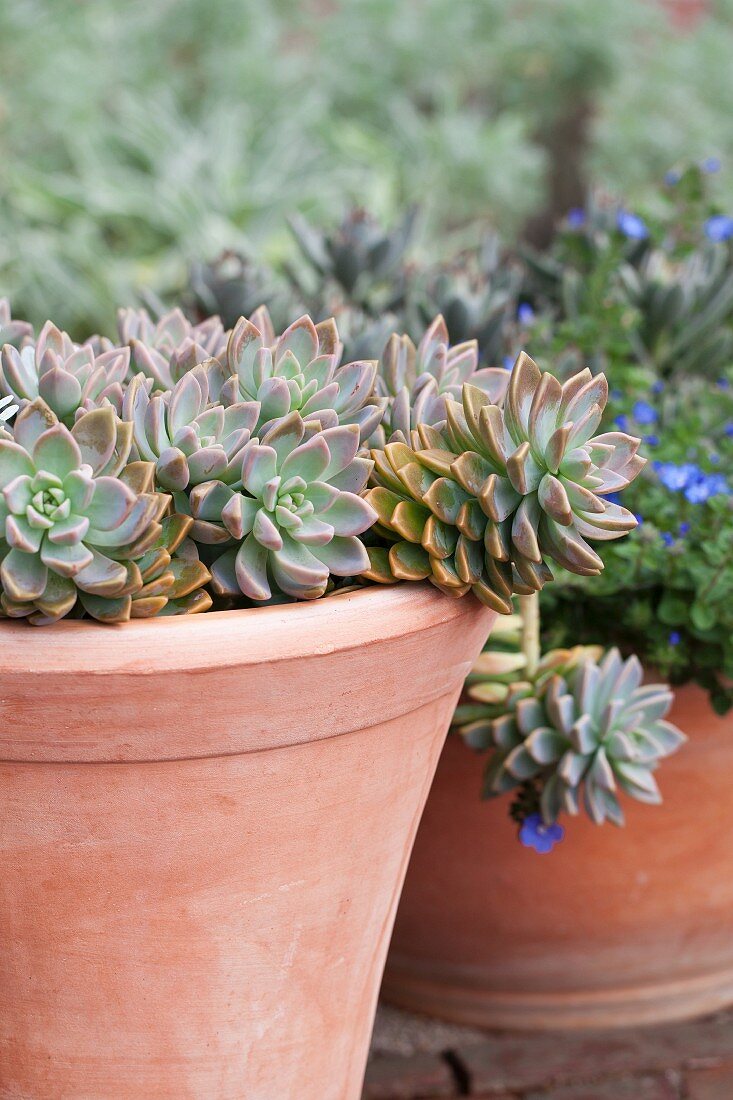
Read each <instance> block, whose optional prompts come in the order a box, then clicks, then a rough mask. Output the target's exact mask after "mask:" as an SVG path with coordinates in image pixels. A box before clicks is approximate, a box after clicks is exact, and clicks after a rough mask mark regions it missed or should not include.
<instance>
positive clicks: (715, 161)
mask: <svg viewBox="0 0 733 1100" xmlns="http://www.w3.org/2000/svg"><path fill="white" fill-rule="evenodd" d="M700 167H701V168H702V170H703V172H708V173H709V174H710V175H713V174H714V173H715V172H719V171H720V157H705V160H704V161H703V162H702V164H701V165H700Z"/></svg>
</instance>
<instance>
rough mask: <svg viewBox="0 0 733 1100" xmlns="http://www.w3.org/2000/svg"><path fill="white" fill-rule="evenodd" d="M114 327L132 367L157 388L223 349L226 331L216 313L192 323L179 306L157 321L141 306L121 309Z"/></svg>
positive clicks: (167, 387) (165, 386)
mask: <svg viewBox="0 0 733 1100" xmlns="http://www.w3.org/2000/svg"><path fill="white" fill-rule="evenodd" d="M117 327H118V331H119V338H120V341H121V342H122V343H123V344H129V346H130V350H131V352H132V360H133V366H134V369H135V370H136V371H139V372H140V373H142V374H144V375H145V377H146V378H151V379H152V380H153V384H154V388H155V389H159V390H170V389H172V388H173V386H174V385H175V384H176V382H178V381H179V380H180V379H181V378H182V377H183V375H184V374H186V373H187V372H188V371H190V370H192V369H193V367H195V366H197V364H199V363H203V362H205V361H206V360H207V359H211V358H216V357H218V356H221V355H223V353H224V351H225V349H226V342H227V334H226V333H225V331H224V328H223V326H222V323H221V321H220V320H219V318H218V317H209V318H207V320H205V321H202V322H201V324H198V325H192V324H191V322H190V321H187V320H186V318H185V316H184V315H183V313H182V312H181V310H180V309H172V310H170V312H168V313H165V314H164V315H163V316H162V317H161V318H160V319H159V320H158V321H154V320H153V319H152V317H151V316H150V314H149V313H148V311H147V310H145V309H121V310H119V312H118V314H117Z"/></svg>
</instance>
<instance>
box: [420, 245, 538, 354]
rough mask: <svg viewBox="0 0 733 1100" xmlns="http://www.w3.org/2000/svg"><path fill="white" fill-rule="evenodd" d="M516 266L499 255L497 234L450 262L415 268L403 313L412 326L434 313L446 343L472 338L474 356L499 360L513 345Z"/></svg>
mask: <svg viewBox="0 0 733 1100" xmlns="http://www.w3.org/2000/svg"><path fill="white" fill-rule="evenodd" d="M521 280H522V275H521V269H520V268H519V266H518V265H517V264H516V262H510V261H507V259H506V258H505V257H504V256H502V252H501V249H500V245H499V240H498V237H496V236H495V235H492V236H489V237H488V238H487V239H486V241H485V242H484V243H483V245H482V247H481V248H480V249H479V250H478V251H477V252H472V253H468V254H463V255H461V256H459V257H458V258H457V259H456V260H454V261H453V262H452V263H451V264H446V265H444V266H442V267H439V268H437V269H434V270H427V271H419V270H418V271H416V272H415V274H414V276H413V279H412V283H413V286H412V288H411V292H410V299H411V304H410V306H409V308H408V315H409V316H410V318H412V316H413V314H414V315H415V318H416V320H415V325H416V327H418V328H422V327H423V326H425V325H427V324H429V323H430V321H431V320H432V318H433V317H435V316H436V315H437V314H440V315H441V316H442V317H443V318H444V319H445V324H446V328H447V330H448V335H449V338H450V342H451V343H452V344H463V343H465V342H466V341H468V340H475V341H476V343H477V345H478V351H479V362H480V363H483V364H487V365H488V364H497V363H501V362H502V361H503V359H504V356H505V355H507V354H508V353H509V352H510V351H511V349H512V348H513V347H514V345H515V341H516V331H515V330H516V315H517V300H518V294H519V290H520V286H521Z"/></svg>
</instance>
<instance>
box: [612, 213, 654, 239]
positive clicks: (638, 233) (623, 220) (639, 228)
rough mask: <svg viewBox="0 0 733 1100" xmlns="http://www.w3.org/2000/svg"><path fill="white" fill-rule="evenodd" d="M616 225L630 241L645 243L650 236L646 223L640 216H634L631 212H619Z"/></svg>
mask: <svg viewBox="0 0 733 1100" xmlns="http://www.w3.org/2000/svg"><path fill="white" fill-rule="evenodd" d="M616 225H617V226H618V228H619V230H620V232H621V233H623V235H624V237H628V238H629V240H630V241H645V240H646V238H647V237H648V236H649V230H648V228H647V225H646V222H645V221H644V220H643V218H640V217H639V215H638V214H632V213H631V211H630V210H619V212H618V213H617V214H616Z"/></svg>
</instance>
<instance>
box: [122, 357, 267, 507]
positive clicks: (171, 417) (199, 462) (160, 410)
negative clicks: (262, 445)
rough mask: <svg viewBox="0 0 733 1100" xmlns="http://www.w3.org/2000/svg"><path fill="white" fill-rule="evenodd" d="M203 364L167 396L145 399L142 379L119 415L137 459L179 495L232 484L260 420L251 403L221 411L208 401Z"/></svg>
mask: <svg viewBox="0 0 733 1100" xmlns="http://www.w3.org/2000/svg"><path fill="white" fill-rule="evenodd" d="M209 388H210V375H209V372H208V371H207V369H206V364H202V365H199V366H197V367H194V369H193V370H191V371H189V373H188V374H185V375H184V376H183V378H181V379H180V381H179V382H177V383H176V384H175V386H174V387H173V389H172V390H168V391H166V392H165V393H154V394H152V395H150V394H149V393H148V388H147V384H146V380H145V378H144V376H143V375H142V374H139V375H136V377H135V378H133V379H132V381H131V382H130V384H129V385H128V387H127V392H126V394H125V399H124V402H123V410H122V415H123V417H124V418H125V420H129V421H131V422H132V424H133V429H134V440H135V448H136V451H137V454H138V456H139V457H140V458H141V459H143V460H145V461H149V462H154V463H155V476H156V480H157V482H158V484H159V485H161V486H162V487H163V488H164V489H166V490H168V491H170V492H173V493H182V492H183V491H184V490H186V489H188V488H189V486H191V485H199V484H201V483H202V482H204V481H212V480H217V481H222V482H224V483H226V484H231V483H233V482H236V481H237V480H238V478H239V475H240V472H241V468H242V451H243V449H244V447H245V445H246V444H247V443H248V442H249V440H250V437H251V436H252V434H253V432H254V428H255V425H256V424H257V422H258V419H259V416H260V406H259V403H258V402H256V401H249V402H241V401H240V402H236V403H235V404H233V405H230V406H228V407H227V408H225V407H224V406H222V405H220V404H213V403H212V402H210V400H209Z"/></svg>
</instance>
